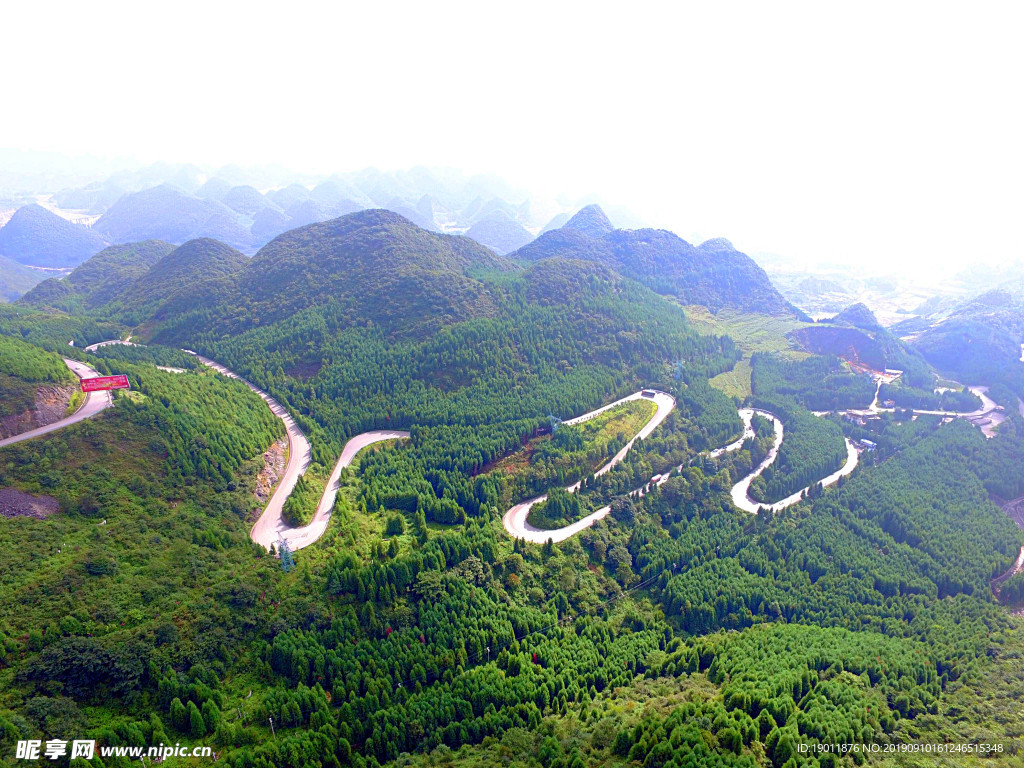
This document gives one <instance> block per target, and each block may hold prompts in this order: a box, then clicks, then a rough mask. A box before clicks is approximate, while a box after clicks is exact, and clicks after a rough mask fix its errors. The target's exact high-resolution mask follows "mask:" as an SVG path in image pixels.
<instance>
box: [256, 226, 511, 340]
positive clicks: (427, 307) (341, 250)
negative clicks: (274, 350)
mask: <svg viewBox="0 0 1024 768" xmlns="http://www.w3.org/2000/svg"><path fill="white" fill-rule="evenodd" d="M471 268H477V269H479V268H484V269H491V270H493V269H499V270H508V269H512V268H513V267H512V265H511V264H510V263H509V262H507V261H506V260H504V259H502V258H500V257H498V256H496V255H495V254H493V253H492V252H491V251H489V250H487V249H486V248H484V247H483V246H481V245H479V244H477V243H476V242H474V241H472V240H470V239H469V238H466V237H457V236H452V235H440V234H435V233H432V232H428V231H426V230H424V229H421V228H419V227H417V226H416V225H415V224H413V223H412V222H411V221H409V220H408V219H405V218H403V217H402V216H399V215H398V214H395V213H393V212H391V211H386V210H380V209H371V210H366V211H360V212H358V213H353V214H349V215H348V216H344V217H342V218H339V219H333V220H331V221H327V222H322V223H319V224H311V225H309V226H305V227H301V228H299V229H294V230H291V231H289V232H286V233H284V234H283V235H281V236H279V237H277V238H275V239H274V240H272V241H271V242H270V243H268V244H267V245H265V246H264V247H263V248H261V249H260V251H259V252H258V253H257V254H256V255H255V256H254V257H253V259H252V261H251V262H250V263H249V264H247V265H246V266H245V268H244V270H243V271H242V272H241V274H240V276H239V296H240V300H241V301H242V302H244V303H246V304H247V305H249V306H250V311H251V312H252V313H253V314H254V315H255V316H257V317H260V318H261V320H263V321H272V320H273V319H274V318H280V317H284V316H287V315H290V314H293V313H295V312H297V311H299V310H301V309H303V308H304V307H307V306H311V305H313V304H317V303H322V302H324V301H328V300H334V301H337V302H338V303H339V304H340V305H341V306H342V307H343V308H344V311H345V313H346V314H347V315H348V316H350V317H352V318H364V319H370V320H372V321H373V322H374V323H375V324H378V325H381V326H382V327H384V328H386V329H387V330H388V331H389V332H394V333H407V332H413V331H415V330H419V329H420V328H421V325H423V324H426V325H427V326H429V327H432V328H435V327H440V326H441V325H446V324H449V323H451V322H454V321H456V320H460V319H468V318H470V317H480V316H486V315H489V314H491V313H492V312H493V308H494V307H493V301H492V299H491V298H490V297H489V295H488V292H487V291H486V290H485V289H484V287H483V285H482V284H481V283H480V282H479V281H477V280H475V279H473V278H471V277H469V276H468V275H467V272H468V271H469V270H470V269H471Z"/></svg>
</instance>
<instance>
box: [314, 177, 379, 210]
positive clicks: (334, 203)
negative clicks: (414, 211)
mask: <svg viewBox="0 0 1024 768" xmlns="http://www.w3.org/2000/svg"><path fill="white" fill-rule="evenodd" d="M394 197H395V195H388V197H386V198H385V199H386V200H392V199H394ZM309 198H310V199H311V200H313V201H315V202H317V203H320V205H322V206H324V207H325V208H327V209H328V210H340V209H346V212H348V213H351V212H353V211H359V210H362V209H364V208H375V207H377V206H378V205H379V204H380V203H378V202H377V200H375V199H374V198H372V197H370V196H369V195H367V194H366V193H365V192H363V191H362V190H361V189H359V188H356V187H355V186H353V185H352V184H349V183H347V182H342V181H340V180H338V179H327V180H326V181H322V182H320V183H319V184H317V185H316V186H315V187H313V189H312V190H310V192H309Z"/></svg>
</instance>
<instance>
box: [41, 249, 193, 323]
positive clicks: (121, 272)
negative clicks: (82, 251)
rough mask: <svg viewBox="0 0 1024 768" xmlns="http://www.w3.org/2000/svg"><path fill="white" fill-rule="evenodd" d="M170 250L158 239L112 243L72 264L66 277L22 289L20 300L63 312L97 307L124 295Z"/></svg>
mask: <svg viewBox="0 0 1024 768" xmlns="http://www.w3.org/2000/svg"><path fill="white" fill-rule="evenodd" d="M173 250H174V246H173V245H171V244H170V243H165V242H162V241H160V240H144V241H142V242H138V243H129V244H127V245H112V246H110V247H109V248H104V249H103V250H102V251H100V252H99V253H97V254H96V255H95V256H93V257H92V258H90V259H89V260H88V261H86V262H85V263H84V264H81V265H79V266H78V267H76V268H75V269H74V270H73V271H72V272H71V274H70V275H68V276H67V277H65V278H50V279H49V280H45V281H43V282H42V283H40V284H39V285H37V286H36V287H35V288H34V289H33V290H31V291H29V292H28V293H26V294H25V295H24V296H23V297H22V298H21V303H22V304H28V305H31V306H34V307H53V308H56V309H61V310H64V311H67V312H74V311H82V310H85V309H94V308H96V307H100V306H102V305H104V304H106V303H108V302H110V301H112V300H113V299H115V298H118V297H124V294H125V292H126V291H127V290H128V289H129V287H130V286H131V285H132V283H133V282H134V281H135V280H137V279H138V278H140V277H142V276H143V275H144V274H145V273H146V272H147V271H149V269H150V268H151V267H152V266H153V265H154V264H156V263H157V262H158V261H160V259H162V258H163V257H164V256H166V255H167V254H169V253H170V252H171V251H173Z"/></svg>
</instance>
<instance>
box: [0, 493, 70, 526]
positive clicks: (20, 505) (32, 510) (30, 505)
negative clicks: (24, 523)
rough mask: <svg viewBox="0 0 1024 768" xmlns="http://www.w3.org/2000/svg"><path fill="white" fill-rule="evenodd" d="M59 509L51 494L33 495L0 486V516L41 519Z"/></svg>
mask: <svg viewBox="0 0 1024 768" xmlns="http://www.w3.org/2000/svg"><path fill="white" fill-rule="evenodd" d="M59 511H60V504H59V503H58V502H57V500H56V499H55V498H53V497H52V496H33V495H32V494H31V493H24V492H22V491H18V490H15V489H14V488H0V517H35V518H38V519H40V520H43V519H45V518H47V517H49V516H50V515H52V514H54V513H55V512H59Z"/></svg>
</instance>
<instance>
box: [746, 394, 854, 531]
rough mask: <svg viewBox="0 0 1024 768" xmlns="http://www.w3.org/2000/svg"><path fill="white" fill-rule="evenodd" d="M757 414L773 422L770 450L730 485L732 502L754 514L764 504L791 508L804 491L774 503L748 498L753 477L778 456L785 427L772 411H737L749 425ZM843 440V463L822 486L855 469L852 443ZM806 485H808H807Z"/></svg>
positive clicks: (749, 409) (828, 484)
mask: <svg viewBox="0 0 1024 768" xmlns="http://www.w3.org/2000/svg"><path fill="white" fill-rule="evenodd" d="M755 413H758V414H760V415H761V416H764V417H765V418H767V419H770V420H771V421H772V423H773V424H774V425H775V444H774V445H773V446H772V449H771V450H770V451H769V452H768V455H767V456H765V457H764V460H763V461H762V462H761V463H760V464H759V465H758V466H757V467H756V468H755V469H754V471H753V472H751V473H750V474H749V475H747V476H746V477H744V478H743V479H742V480H740V481H739V482H738V483H736V485H734V486H733V487H732V503H733V504H735V505H736V506H737V507H739V508H740V509H742V510H743V511H744V512H750V513H751V514H755V513H756V512H757V511H758V510H759V509H760V508H761V507H767V508H768V509H770V510H771V511H772V512H779V511H781V510H783V509H785V508H786V507H791V506H793V505H794V504H796V503H797V502H798V501H800V500H801V499H802V498H803V495H804V491H806V490H807V488H801V489H800V490H799V491H797V492H796V493H794V494H791V495H789V496H787V497H786V498H784V499H782V500H781V501H777V502H775V503H774V504H760V503H758V502H756V501H754V500H753V499H752V498H750V483H751V482H753V480H754V478H755V477H758V476H759V475H760V474H761V473H762V472H764V471H765V470H766V469H768V467H770V466H771V465H772V464H773V463H774V462H775V459H776V458H778V456H779V448H780V447H781V446H782V438H783V434H784V432H785V430H784V429H783V427H782V422H781V421H779V420H778V418H776V417H775V416H774V415H773V414H771V413H768V411H755V410H753V409H751V408H742V409H741V410H740V418H741V419H743V423H744V424H745V425H747V426H748V427H749V425H750V423H751V422H752V420H753V417H754V414H755ZM845 440H846V462H845V463H844V464H843V466H841V467H840V468H839V469H837V470H836V471H835V472H833V473H832V474H831V475H829V476H828V477H825V478H823V479H822V480H821V484H822V486H824V487H826V488H827V487H828V486H830V485H833V484H835V483H837V482H839V478H841V477H845V476H846V475H849V474H850V473H851V472H853V470H855V469H856V468H857V462H858V461H859V460H860V454H859V453H858V452H857V449H856V448H855V447H854V445H853V443H852V442H851V441H850V439H849V438H845ZM808 488H810V486H808Z"/></svg>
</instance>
